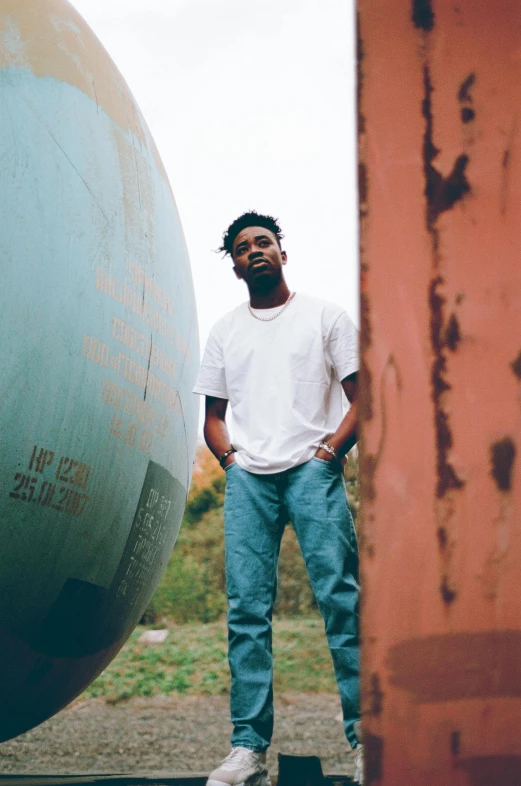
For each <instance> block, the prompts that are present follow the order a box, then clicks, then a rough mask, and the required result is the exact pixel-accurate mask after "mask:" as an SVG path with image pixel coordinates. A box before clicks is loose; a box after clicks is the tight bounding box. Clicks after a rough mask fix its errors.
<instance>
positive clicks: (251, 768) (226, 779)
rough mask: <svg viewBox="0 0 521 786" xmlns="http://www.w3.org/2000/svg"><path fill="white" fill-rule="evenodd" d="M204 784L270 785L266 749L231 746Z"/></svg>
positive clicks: (207, 785)
mask: <svg viewBox="0 0 521 786" xmlns="http://www.w3.org/2000/svg"><path fill="white" fill-rule="evenodd" d="M206 786H271V782H270V779H269V777H268V770H267V769H266V751H264V752H263V753H260V752H259V751H251V750H249V749H248V748H241V747H237V748H232V750H231V753H229V754H228V756H227V757H226V758H225V759H224V760H223V761H222V762H221V763H220V765H219V766H218V767H217V769H216V770H214V771H213V772H212V773H210V777H209V778H208V780H207V781H206Z"/></svg>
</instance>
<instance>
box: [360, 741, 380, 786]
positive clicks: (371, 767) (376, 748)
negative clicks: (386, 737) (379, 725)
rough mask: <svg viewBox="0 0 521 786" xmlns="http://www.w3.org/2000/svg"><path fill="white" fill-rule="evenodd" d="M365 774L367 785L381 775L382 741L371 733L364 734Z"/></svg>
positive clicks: (376, 780)
mask: <svg viewBox="0 0 521 786" xmlns="http://www.w3.org/2000/svg"><path fill="white" fill-rule="evenodd" d="M364 748H365V776H366V781H365V782H366V784H367V786H371V784H372V783H378V782H379V781H381V780H382V777H383V758H384V741H383V739H382V738H381V737H376V736H374V735H373V734H364Z"/></svg>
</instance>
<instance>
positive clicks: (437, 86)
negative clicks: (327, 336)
mask: <svg viewBox="0 0 521 786" xmlns="http://www.w3.org/2000/svg"><path fill="white" fill-rule="evenodd" d="M358 15H359V19H358V21H359V141H360V204H361V266H362V315H363V318H362V324H363V331H362V332H363V350H362V366H363V373H362V399H363V408H362V419H363V424H362V433H363V437H362V442H363V451H362V459H361V469H362V472H361V480H362V500H363V523H362V526H363V532H362V562H363V593H364V603H363V712H364V728H365V735H366V749H367V783H368V784H372V785H374V784H385V786H395V785H396V786H398V784H400V786H402V784H404V783H406V784H408V786H416V785H418V786H420V784H421V786H431V785H432V786H434V784H436V786H448V785H449V784H450V786H485V784H487V786H490V785H491V784H501V786H519V784H520V783H521V579H520V562H521V521H520V518H521V516H520V514H521V476H520V475H521V466H520V457H519V441H520V433H521V430H520V425H521V423H520V413H521V410H520V403H521V264H520V250H521V210H520V208H521V151H520V130H521V127H520V124H521V118H520V117H519V114H520V110H521V8H520V5H519V3H518V2H517V0H458V1H457V2H456V1H455V0H438V2H429V0H416V1H415V2H404V0H386V2H381V1H380V0H358Z"/></svg>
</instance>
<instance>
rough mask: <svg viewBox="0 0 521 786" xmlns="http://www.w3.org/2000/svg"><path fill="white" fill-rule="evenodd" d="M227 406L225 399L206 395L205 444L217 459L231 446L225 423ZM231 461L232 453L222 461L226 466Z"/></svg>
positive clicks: (233, 458) (232, 459)
mask: <svg viewBox="0 0 521 786" xmlns="http://www.w3.org/2000/svg"><path fill="white" fill-rule="evenodd" d="M227 408H228V400H227V399H225V398H214V397H213V396H206V398H205V418H204V432H203V433H204V438H205V440H206V444H207V445H208V447H209V448H210V450H211V451H212V453H213V455H214V456H215V458H216V459H217V460H219V459H220V458H221V456H222V455H224V453H226V451H227V450H230V448H231V443H230V435H229V434H228V427H227V425H226V410H227ZM233 461H235V456H234V455H233V453H232V454H231V455H229V456H228V458H227V459H226V461H225V462H224V466H225V467H227V466H228V464H231V463H232V462H233Z"/></svg>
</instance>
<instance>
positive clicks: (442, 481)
mask: <svg viewBox="0 0 521 786" xmlns="http://www.w3.org/2000/svg"><path fill="white" fill-rule="evenodd" d="M443 283H444V282H443V279H442V278H441V276H437V277H436V278H435V279H434V281H432V283H431V290H430V293H429V305H430V312H431V344H432V348H433V351H434V361H433V365H432V371H431V384H432V398H433V402H434V422H435V428H436V464H437V478H438V481H437V487H436V496H437V497H438V498H440V499H441V498H442V497H443V496H444V495H445V494H446V493H447V492H448V491H449V489H459V488H462V487H463V485H464V483H463V481H462V480H461V478H459V477H458V476H457V474H456V471H455V469H454V467H453V466H452V465H451V464H450V462H449V459H448V455H449V452H450V449H451V448H452V433H451V430H450V425H449V417H448V415H447V413H446V412H445V411H444V409H443V406H442V397H443V394H444V393H445V392H446V391H448V390H450V384H449V383H448V381H447V379H446V376H445V375H446V365H447V361H446V357H445V353H444V351H443V350H444V348H445V346H446V345H445V342H444V341H442V339H441V334H442V322H443V316H442V311H443V305H444V303H445V299H444V298H443V297H442V296H441V295H440V294H439V293H438V288H439V287H440V286H441V285H442V284H443Z"/></svg>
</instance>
